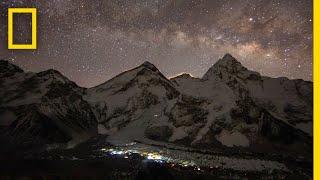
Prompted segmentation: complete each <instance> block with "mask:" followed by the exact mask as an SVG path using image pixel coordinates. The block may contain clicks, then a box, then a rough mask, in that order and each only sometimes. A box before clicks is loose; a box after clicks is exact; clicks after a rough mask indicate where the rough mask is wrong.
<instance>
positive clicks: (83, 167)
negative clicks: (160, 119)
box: [0, 137, 312, 180]
mask: <svg viewBox="0 0 320 180" xmlns="http://www.w3.org/2000/svg"><path fill="white" fill-rule="evenodd" d="M109 147H112V146H111V145H109V144H107V143H106V142H105V137H99V138H93V139H91V140H89V141H87V142H85V143H82V144H80V145H78V146H76V147H75V148H73V149H68V150H61V149H55V150H51V151H44V150H39V149H38V151H35V150H34V149H32V150H30V151H28V150H24V149H20V150H18V151H15V153H8V151H7V152H6V153H4V152H2V153H1V155H2V156H1V163H0V179H19V180H20V179H43V180H45V179H139V180H140V179H159V180H160V179H179V180H180V179H311V177H312V171H311V170H312V165H311V164H307V165H306V164H301V167H299V163H298V164H297V163H296V164H295V163H292V162H288V163H287V166H288V165H290V164H291V167H289V168H290V169H294V171H292V172H280V171H262V172H254V171H251V172H248V171H234V170H226V169H221V168H216V167H199V169H198V167H183V166H181V165H178V164H172V163H166V162H163V163H160V162H155V161H152V160H148V159H145V158H143V157H141V156H139V155H136V154H132V155H130V156H128V157H125V158H124V156H120V155H110V154H107V153H104V152H102V151H100V149H101V148H109ZM2 150H3V149H2ZM6 154H7V156H6ZM230 156H233V155H231V154H230ZM261 158H262V157H261ZM293 166H294V167H293Z"/></svg>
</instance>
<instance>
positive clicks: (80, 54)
mask: <svg viewBox="0 0 320 180" xmlns="http://www.w3.org/2000/svg"><path fill="white" fill-rule="evenodd" d="M8 7H37V8H38V12H39V14H38V49H37V50H35V51H30V50H28V51H21V50H20V51H17V50H14V51H12V50H7V8H8ZM0 13H1V17H0V59H7V60H10V61H11V62H13V63H15V64H17V65H19V66H20V67H22V68H23V69H25V70H26V71H35V72H38V71H43V70H47V69H50V68H53V69H56V70H59V71H60V72H61V73H63V74H64V75H65V76H67V77H68V78H69V79H71V80H73V81H75V82H76V83H77V84H78V85H80V86H84V87H92V86H95V85H98V84H100V83H103V82H105V81H106V80H108V79H110V78H112V77H113V76H115V75H117V74H119V73H121V72H123V71H125V70H128V69H131V68H133V67H135V66H138V65H140V64H141V63H143V62H144V61H150V62H151V63H153V64H155V65H156V66H157V67H158V68H159V70H160V71H161V72H162V73H164V75H165V76H167V77H172V76H175V75H178V74H180V73H183V72H187V73H190V74H192V75H193V76H195V77H202V75H203V74H204V73H205V72H206V71H207V70H208V69H209V68H210V66H211V65H212V64H214V63H215V62H216V61H217V60H218V59H219V58H221V57H222V56H223V55H224V54H226V53H230V54H232V55H233V56H234V57H235V58H237V59H238V60H239V61H240V62H241V63H242V64H243V65H244V66H246V67H247V68H249V69H252V70H254V71H258V72H259V73H261V74H262V75H267V76H271V77H280V76H286V77H289V78H299V79H305V80H312V23H313V22H312V0H193V1H192V0H139V1H138V0H123V1H120V0H34V1H32V2H30V1H22V0H5V1H1V2H0ZM26 19H28V17H27V16H25V17H24V16H16V18H15V20H16V23H17V24H16V25H15V29H16V32H15V37H16V42H24V41H26V42H29V41H30V38H29V37H28V33H29V32H30V30H29V29H30V25H29V23H28V22H29V21H28V20H26Z"/></svg>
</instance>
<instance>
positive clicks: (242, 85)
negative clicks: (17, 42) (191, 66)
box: [0, 54, 313, 156]
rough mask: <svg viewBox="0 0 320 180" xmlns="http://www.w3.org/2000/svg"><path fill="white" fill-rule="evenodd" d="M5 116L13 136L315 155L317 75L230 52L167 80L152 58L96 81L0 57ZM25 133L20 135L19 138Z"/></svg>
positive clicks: (0, 105)
mask: <svg viewBox="0 0 320 180" xmlns="http://www.w3.org/2000/svg"><path fill="white" fill-rule="evenodd" d="M0 77H1V80H0V85H1V87H3V88H1V90H0V96H1V97H3V98H1V99H0V119H2V121H1V122H2V124H3V125H5V126H7V127H8V128H7V129H9V134H10V135H12V136H13V137H21V136H25V134H28V135H30V136H31V137H37V138H38V139H41V140H42V141H44V142H45V143H57V142H77V141H81V140H83V139H86V138H88V137H90V136H92V135H94V134H95V133H96V131H98V133H99V134H105V135H107V136H108V138H107V141H108V142H110V143H112V144H114V145H123V144H127V143H131V142H133V141H135V140H136V141H142V142H147V143H152V144H156V143H158V144H163V143H164V144H166V143H170V144H175V145H177V144H178V145H183V146H189V147H194V148H204V147H205V148H209V149H211V148H212V149H215V150H218V149H220V150H222V151H225V150H236V151H249V152H266V153H281V154H282V153H283V154H287V153H292V154H294V155H309V156H310V155H312V153H311V152H312V126H313V125H312V114H313V112H312V108H313V102H312V98H313V97H312V96H313V94H312V93H313V92H312V88H313V84H312V82H307V81H303V80H289V79H287V78H270V77H265V76H261V75H260V74H259V73H257V72H254V71H250V70H248V69H247V68H245V67H244V66H242V65H241V63H240V62H238V61H237V60H236V59H235V58H233V57H232V56H231V55H230V54H226V55H225V56H224V57H223V58H221V59H220V60H218V61H217V62H216V63H215V64H214V65H213V66H212V67H211V68H210V69H209V70H208V71H207V72H206V73H205V75H204V76H203V77H202V78H195V77H192V76H190V75H188V74H182V75H180V76H177V77H174V78H171V79H167V78H166V77H165V76H164V75H163V74H162V73H161V72H160V71H159V70H158V69H157V68H156V67H155V66H154V65H153V64H151V63H149V62H145V63H143V64H142V65H140V66H138V67H136V68H134V69H131V70H128V71H126V72H123V73H121V74H119V75H118V76H116V77H114V78H112V79H111V80H109V81H107V82H105V83H103V84H101V85H98V86H96V87H92V88H88V89H85V88H81V87H78V86H77V85H76V84H75V83H73V82H71V81H70V80H68V79H67V78H66V77H64V76H63V75H61V74H60V73H59V72H57V71H54V70H48V71H44V72H40V73H26V72H24V71H23V70H21V69H20V68H19V67H17V66H15V65H13V64H10V63H8V62H7V61H0ZM18 139H19V138H18Z"/></svg>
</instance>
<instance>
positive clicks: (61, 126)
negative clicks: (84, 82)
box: [0, 60, 96, 143]
mask: <svg viewBox="0 0 320 180" xmlns="http://www.w3.org/2000/svg"><path fill="white" fill-rule="evenodd" d="M0 86H1V89H0V97H1V98H0V125H1V126H7V127H8V128H7V131H6V133H7V134H8V135H9V137H12V138H13V139H14V140H15V141H18V142H20V141H21V142H25V141H32V143H62V142H64V143H65V142H69V143H74V142H77V141H81V140H84V139H85V138H87V137H89V136H90V135H91V134H94V133H95V131H96V119H95V116H94V114H93V112H92V111H91V107H90V105H89V104H88V103H87V102H86V101H84V100H83V99H82V93H83V92H84V89H82V88H80V87H78V86H77V85H76V84H75V83H73V82H71V81H70V80H68V79H67V78H66V77H64V76H63V75H62V74H60V73H59V72H58V71H55V70H47V71H43V72H40V73H26V72H24V71H23V70H22V69H20V68H19V67H17V66H15V65H13V64H11V63H9V62H8V61H3V60H0Z"/></svg>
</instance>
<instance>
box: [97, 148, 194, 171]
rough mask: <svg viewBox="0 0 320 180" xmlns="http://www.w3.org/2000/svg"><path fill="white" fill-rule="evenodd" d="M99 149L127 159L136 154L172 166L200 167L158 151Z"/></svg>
mask: <svg viewBox="0 0 320 180" xmlns="http://www.w3.org/2000/svg"><path fill="white" fill-rule="evenodd" d="M101 151H103V152H107V153H109V154H110V155H120V156H123V157H124V158H125V159H128V158H129V157H128V156H130V155H132V154H138V155H140V156H141V157H144V158H146V159H148V160H152V161H155V162H158V163H164V162H165V163H172V165H173V166H174V164H179V165H180V166H183V167H195V170H199V171H200V168H199V167H197V166H196V164H195V163H194V162H192V161H188V160H176V159H172V158H169V157H166V156H163V155H161V154H159V153H158V152H143V151H138V150H122V149H113V148H110V149H106V148H102V149H101Z"/></svg>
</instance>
